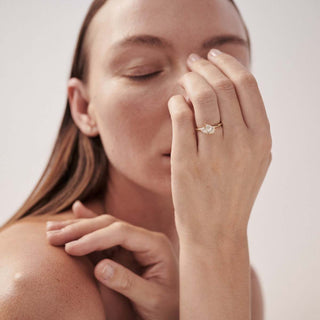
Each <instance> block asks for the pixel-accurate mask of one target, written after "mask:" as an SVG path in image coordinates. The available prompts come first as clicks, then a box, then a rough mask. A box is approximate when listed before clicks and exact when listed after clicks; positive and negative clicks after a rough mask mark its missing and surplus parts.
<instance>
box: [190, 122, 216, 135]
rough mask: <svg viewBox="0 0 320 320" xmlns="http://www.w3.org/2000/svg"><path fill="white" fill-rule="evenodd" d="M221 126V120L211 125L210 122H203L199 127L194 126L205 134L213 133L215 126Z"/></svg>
mask: <svg viewBox="0 0 320 320" xmlns="http://www.w3.org/2000/svg"><path fill="white" fill-rule="evenodd" d="M219 127H222V122H219V123H217V124H214V125H211V124H207V123H206V124H205V125H204V126H203V127H201V128H196V131H201V132H202V133H205V134H214V133H215V131H216V128H219Z"/></svg>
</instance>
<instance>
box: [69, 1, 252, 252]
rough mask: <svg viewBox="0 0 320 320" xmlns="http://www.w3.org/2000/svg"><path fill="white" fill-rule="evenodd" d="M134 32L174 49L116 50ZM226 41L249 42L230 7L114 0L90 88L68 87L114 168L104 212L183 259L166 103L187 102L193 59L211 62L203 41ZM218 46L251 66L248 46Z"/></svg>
mask: <svg viewBox="0 0 320 320" xmlns="http://www.w3.org/2000/svg"><path fill="white" fill-rule="evenodd" d="M182 5H183V10H181V6H182ZM172 17H174V19H173V18H172ZM164 20H165V21H164ZM186 21H188V23H186ZM128 33H130V34H150V35H154V36H159V37H163V38H165V39H166V40H167V41H168V42H170V43H171V44H172V47H173V48H172V49H159V48H148V47H143V46H137V45H136V46H134V45H132V46H129V47H126V48H121V50H117V51H116V50H114V49H113V47H112V45H113V44H114V43H116V42H117V41H118V40H120V39H122V37H124V36H126V35H127V34H128ZM224 34H232V35H237V36H238V37H240V38H243V39H246V36H245V30H244V27H243V24H242V23H241V20H240V17H239V16H238V14H237V12H236V10H235V9H234V7H233V6H232V5H231V4H230V3H229V2H228V1H224V0H223V1H216V0H212V1H193V0H184V1H170V0H166V1H161V2H157V1H142V0H136V1H125V0H122V1H120V4H119V1H114V0H109V1H108V2H107V3H106V5H105V6H104V7H103V8H102V9H101V10H100V11H99V12H98V13H97V15H96V16H95V17H94V19H93V21H92V24H91V26H90V33H89V44H90V59H89V61H90V62H89V65H90V71H89V81H88V84H87V85H85V84H84V83H82V82H81V81H80V80H78V79H71V80H70V81H69V84H68V93H69V99H70V102H71V112H72V116H73V119H74V121H75V123H76V124H77V126H78V127H79V128H80V130H81V131H82V132H83V133H84V134H86V135H88V136H95V135H97V134H99V135H100V137H101V140H102V143H103V146H104V149H105V152H106V154H107V156H108V159H109V161H110V177H111V178H110V180H109V181H108V192H107V194H106V195H105V201H104V203H103V204H102V206H103V207H104V208H105V212H107V213H108V214H112V215H113V216H115V217H117V218H119V219H121V220H124V221H127V222H129V223H132V224H134V225H138V226H141V227H144V228H146V229H149V230H154V231H159V232H162V233H164V234H166V235H167V236H168V238H169V239H170V240H171V242H172V244H173V246H174V248H175V251H176V253H177V255H178V254H179V242H178V236H177V231H176V227H175V223H174V207H173V203H172V196H171V183H170V161H169V159H168V158H166V157H164V156H163V154H164V153H166V152H168V151H169V150H170V149H171V143H172V122H171V118H170V113H169V110H168V101H169V99H170V98H171V97H172V96H173V95H177V94H181V95H184V96H186V95H187V94H186V91H185V89H184V88H183V87H182V86H181V85H179V83H178V81H179V80H180V79H181V78H182V76H183V75H185V74H186V73H188V72H190V68H189V67H188V65H187V58H188V56H189V54H190V53H192V52H194V53H197V54H199V55H200V56H202V57H206V55H207V53H208V51H209V48H208V49H203V50H200V49H199V48H200V45H201V44H202V42H203V41H205V40H206V39H208V38H210V37H213V36H217V35H224ZM216 47H217V48H218V49H220V50H221V51H223V52H226V53H229V54H230V55H232V56H234V57H236V58H237V59H238V60H239V61H240V62H241V63H242V64H243V65H245V66H247V67H249V50H248V48H247V47H245V46H243V45H240V44H236V43H225V44H223V45H217V46H216ZM159 70H163V72H162V74H160V75H157V76H155V77H154V78H151V79H148V80H146V81H141V82H138V81H132V80H130V79H128V78H126V75H143V74H148V73H153V72H155V71H159Z"/></svg>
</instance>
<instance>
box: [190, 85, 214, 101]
mask: <svg viewBox="0 0 320 320" xmlns="http://www.w3.org/2000/svg"><path fill="white" fill-rule="evenodd" d="M194 100H195V102H197V103H199V104H212V103H213V102H214V101H215V95H214V92H213V90H211V89H203V90H201V91H200V92H197V93H195V97H194Z"/></svg>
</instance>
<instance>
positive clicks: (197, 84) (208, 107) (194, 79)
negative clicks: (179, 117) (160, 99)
mask: <svg viewBox="0 0 320 320" xmlns="http://www.w3.org/2000/svg"><path fill="white" fill-rule="evenodd" d="M178 82H179V84H180V85H181V86H182V87H183V88H184V89H185V90H186V92H187V94H188V96H189V97H190V100H191V102H192V104H193V108H194V117H195V121H196V126H197V127H203V126H205V124H211V125H214V124H217V123H219V122H220V111H219V107H218V100H217V96H216V93H215V91H214V90H213V88H212V87H211V85H210V84H209V83H208V81H207V80H206V79H205V78H204V77H203V76H201V75H200V74H199V73H197V72H188V73H186V74H184V75H183V77H182V78H181V79H180V80H179V81H178ZM198 133H199V135H198V150H199V152H202V151H204V152H207V151H211V149H212V146H213V144H212V138H211V137H208V135H207V134H203V133H202V132H198ZM215 134H216V135H218V136H220V137H223V130H222V128H219V129H216V132H215Z"/></svg>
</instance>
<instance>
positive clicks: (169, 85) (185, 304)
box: [48, 0, 271, 320]
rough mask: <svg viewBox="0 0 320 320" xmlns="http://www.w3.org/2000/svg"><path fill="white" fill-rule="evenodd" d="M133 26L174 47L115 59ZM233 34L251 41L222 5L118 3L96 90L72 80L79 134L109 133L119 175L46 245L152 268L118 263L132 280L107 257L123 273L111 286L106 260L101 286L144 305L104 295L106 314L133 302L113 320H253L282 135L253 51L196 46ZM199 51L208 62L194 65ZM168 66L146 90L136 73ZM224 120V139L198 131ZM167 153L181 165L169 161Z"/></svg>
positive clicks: (107, 21)
mask: <svg viewBox="0 0 320 320" xmlns="http://www.w3.org/2000/svg"><path fill="white" fill-rule="evenodd" d="M182 6H183V10H181V7H182ZM186 21H187V22H188V23H186ZM111 26H112V28H111ZM129 31H130V33H131V34H141V33H143V34H146V33H148V34H151V35H154V36H160V37H163V38H165V39H166V40H167V41H168V42H170V43H171V45H172V48H171V49H165V50H164V49H159V48H157V49H155V48H153V49H151V48H146V47H143V48H142V47H141V46H139V47H138V46H130V47H127V48H126V49H122V50H121V51H119V50H118V51H113V49H112V48H113V47H112V45H113V44H114V43H115V42H116V41H118V40H120V39H121V38H122V36H124V35H127V34H128V32H129ZM225 34H229V35H230V34H232V35H236V36H238V37H239V38H243V39H245V31H244V28H243V25H242V24H241V21H240V18H239V16H238V14H237V12H236V10H235V9H234V8H233V6H232V5H231V4H230V3H229V2H227V1H222V0H212V1H197V2H195V1H190V0H185V1H182V0H181V1H174V2H171V1H169V0H166V1H162V2H161V4H159V3H157V2H151V1H141V0H140V1H126V0H123V1H121V2H119V1H115V0H109V1H108V2H107V4H106V5H105V6H104V7H103V8H102V9H101V10H100V11H99V12H98V14H97V16H96V17H95V18H94V20H93V23H92V25H91V28H90V33H89V44H90V73H89V82H88V83H87V84H85V83H83V82H81V81H80V80H78V79H70V81H69V84H68V94H69V100H70V105H71V113H72V116H73V119H74V121H75V123H76V124H77V126H78V127H79V128H80V130H81V131H82V132H83V133H84V134H87V135H88V136H95V135H97V134H99V135H100V137H101V140H102V143H103V146H104V149H105V152H106V154H107V156H108V158H109V161H110V177H111V179H110V180H109V181H108V187H109V188H108V193H107V194H106V195H105V197H104V201H102V202H99V201H98V202H97V203H95V210H88V209H86V208H85V207H82V209H81V208H80V207H79V206H78V207H77V206H75V207H74V208H73V211H74V212H73V213H74V215H75V216H76V217H77V219H75V220H69V221H64V222H62V223H61V222H60V223H56V224H51V225H49V227H48V229H49V230H51V231H52V230H56V231H57V232H56V233H51V234H49V235H48V239H49V241H50V242H51V244H53V245H61V244H66V246H65V250H66V252H67V253H69V254H71V255H75V256H83V255H86V254H90V253H94V252H95V251H99V250H103V249H108V248H110V247H113V246H114V245H116V244H118V245H119V244H120V245H123V247H124V248H126V249H127V250H129V251H132V252H133V254H134V258H136V260H138V261H139V262H140V263H142V265H144V263H146V264H147V267H148V269H147V273H144V274H143V273H142V272H141V270H139V269H138V267H139V266H138V265H137V264H136V262H133V261H132V260H126V259H124V260H121V259H119V260H118V262H120V264H123V265H124V266H126V267H127V268H128V269H130V270H131V271H134V272H132V273H128V270H127V269H125V268H122V269H121V267H120V264H116V262H114V261H113V262H112V260H110V259H109V260H108V259H106V260H107V262H108V264H109V263H111V264H112V263H113V266H114V267H115V275H114V277H113V278H111V280H106V279H103V278H102V271H103V270H104V267H105V266H106V260H103V261H102V262H99V263H98V264H97V266H96V267H95V270H94V272H95V276H96V278H97V279H98V280H100V285H102V286H100V288H101V289H103V288H106V287H107V286H109V287H110V288H113V289H114V290H116V291H118V292H121V293H123V294H124V296H127V297H128V298H129V299H130V300H132V301H133V306H134V313H130V312H132V309H130V308H129V304H128V301H127V300H121V299H122V298H121V297H120V295H119V296H110V292H111V291H110V292H109V291H107V292H102V297H103V300H104V301H103V302H105V303H106V304H108V305H109V306H118V307H119V306H121V304H122V305H123V306H126V308H119V309H118V310H117V312H116V313H114V315H111V313H112V310H111V309H112V308H111V309H110V310H109V314H108V312H106V314H108V315H109V316H110V317H109V318H110V319H113V318H114V319H116V318H117V317H118V318H119V313H118V312H121V311H120V310H125V312H126V311H128V313H127V314H126V315H123V316H122V315H121V317H122V318H123V319H133V318H136V315H137V316H138V319H177V318H178V316H177V314H178V313H179V311H180V315H179V319H180V320H189V319H195V318H201V319H206V317H208V315H210V317H211V318H213V319H221V318H223V319H235V318H237V319H251V316H250V297H249V293H250V292H249V289H250V288H249V285H250V279H249V276H250V274H249V271H250V270H249V268H250V265H249V256H248V247H247V239H246V228H247V224H248V219H249V215H250V212H251V208H252V205H253V202H254V199H255V197H256V194H257V193H258V190H259V188H260V185H261V183H262V180H263V178H264V176H265V173H266V170H267V168H268V165H269V163H270V160H271V157H270V148H271V138H270V132H269V129H270V128H269V123H268V120H267V117H266V113H265V109H264V106H263V102H262V99H261V96H260V94H259V90H258V87H257V85H256V82H255V80H254V78H253V77H252V75H251V74H250V72H249V71H248V67H249V52H248V48H247V47H245V46H243V45H240V44H239V43H237V44H235V43H228V44H223V45H219V46H216V47H217V48H219V49H220V50H221V51H223V52H224V53H227V54H221V55H219V56H216V57H212V56H209V55H208V48H207V49H205V50H200V49H199V48H200V44H201V43H202V42H203V41H205V40H207V39H208V38H209V37H212V36H217V35H219V36H221V35H225ZM192 52H193V53H197V54H199V55H200V56H202V59H199V60H197V61H190V60H189V61H188V62H187V61H186V60H187V58H188V56H189V54H190V53H192ZM158 70H161V73H160V74H158V75H157V76H155V77H153V78H150V79H148V80H146V81H141V82H135V81H133V80H130V79H128V78H127V76H128V74H130V75H139V74H140V75H141V74H148V73H153V72H155V71H158ZM190 71H191V72H190ZM236 93H237V94H236ZM188 98H189V100H188ZM187 101H189V102H188V103H187ZM220 120H222V122H223V128H219V129H217V132H216V133H215V135H214V136H208V135H204V134H201V133H199V135H197V134H196V132H195V130H194V127H195V125H196V126H201V125H203V122H209V123H216V122H219V121H220ZM170 148H171V159H170V158H166V157H164V155H163V154H164V153H167V152H169V150H170ZM208 159H210V160H212V161H208ZM249 173H250V174H249ZM213 208H214V209H213ZM97 211H100V212H104V213H107V214H103V215H100V216H99V215H97ZM195 213H197V214H195ZM71 216H72V214H71V213H64V218H71ZM59 229H60V230H61V231H62V232H61V231H59ZM199 230H201V232H199ZM78 240H79V241H78ZM70 241H71V242H70ZM139 250H143V252H140V255H139V254H137V252H138V253H139ZM129 251H126V252H124V255H123V256H122V257H124V258H128V257H129V256H128V254H127V253H128V252H129ZM119 257H120V258H121V254H120V255H118V256H117V258H119ZM178 257H179V261H178V260H177V258H178ZM178 262H179V264H180V265H179V266H178ZM168 266H169V267H168ZM136 268H137V269H136ZM178 268H179V270H178ZM149 271H150V272H149ZM178 271H179V272H178ZM146 274H147V275H148V276H149V277H148V279H147V280H149V282H148V283H146V282H143V280H146V279H143V278H146V277H145V276H146ZM138 275H140V276H141V277H140V278H139V280H138ZM178 277H179V280H180V287H179V288H178V286H177V282H178V281H177V280H178V279H177V278H178ZM121 281H122V285H121ZM123 281H124V282H123ZM103 284H104V285H105V286H104V287H103ZM136 284H137V286H135V285H136ZM212 288H217V290H212ZM151 289H152V290H151ZM134 290H136V291H134ZM148 290H149V291H148ZM179 290H180V295H179ZM146 292H149V293H148V294H147V297H148V298H150V299H151V300H152V303H149V302H148V301H147V300H148V299H146V296H144V295H146ZM203 297H206V299H204V298H203ZM224 297H226V299H224ZM112 298H115V300H113V301H112ZM168 301H169V302H170V303H168ZM113 302H115V304H114V305H113ZM229 302H232V303H229ZM105 306H106V305H105ZM114 309H116V308H114ZM135 312H136V314H135ZM254 319H261V318H257V317H256V318H254Z"/></svg>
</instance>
